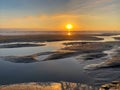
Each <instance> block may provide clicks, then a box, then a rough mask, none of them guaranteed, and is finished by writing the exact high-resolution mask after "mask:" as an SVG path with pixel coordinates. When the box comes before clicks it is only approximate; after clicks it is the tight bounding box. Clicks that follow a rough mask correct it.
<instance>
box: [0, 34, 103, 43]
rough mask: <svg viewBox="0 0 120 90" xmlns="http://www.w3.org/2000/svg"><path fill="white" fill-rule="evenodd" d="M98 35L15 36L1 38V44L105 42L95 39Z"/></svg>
mask: <svg viewBox="0 0 120 90" xmlns="http://www.w3.org/2000/svg"><path fill="white" fill-rule="evenodd" d="M94 35H96V34H77V35H71V36H68V35H65V34H57V35H55V34H54V35H49V34H45V35H17V36H16V35H15V36H8V35H7V36H0V43H8V42H33V41H34V42H45V41H63V40H103V39H101V38H97V37H94Z"/></svg>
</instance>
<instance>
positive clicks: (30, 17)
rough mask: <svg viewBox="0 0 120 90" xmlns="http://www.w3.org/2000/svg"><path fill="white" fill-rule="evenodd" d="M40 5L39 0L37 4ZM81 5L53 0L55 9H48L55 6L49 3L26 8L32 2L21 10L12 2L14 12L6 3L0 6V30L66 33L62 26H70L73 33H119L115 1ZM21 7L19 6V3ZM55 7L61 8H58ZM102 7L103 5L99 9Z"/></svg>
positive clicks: (104, 0)
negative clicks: (82, 31)
mask: <svg viewBox="0 0 120 90" xmlns="http://www.w3.org/2000/svg"><path fill="white" fill-rule="evenodd" d="M42 1H43V0H40V1H39V3H40V2H42ZM82 1H83V0H76V1H74V2H73V1H72V0H68V2H65V1H64V0H62V1H61V2H60V1H58V0H56V4H58V6H57V5H56V6H52V5H54V3H55V2H53V1H52V0H51V4H49V5H48V6H44V5H43V6H41V7H40V6H39V4H38V3H34V4H35V5H36V7H35V5H33V6H34V7H35V8H34V7H33V6H30V5H31V3H33V2H32V1H31V2H28V3H27V2H24V4H26V5H25V7H24V6H23V8H22V7H20V6H19V5H18V6H14V4H16V3H17V2H15V1H13V2H12V3H11V4H13V7H14V8H15V7H16V8H15V9H13V7H12V6H10V5H11V4H9V3H8V5H7V6H8V8H7V9H6V7H5V8H4V6H5V5H4V4H3V5H4V6H3V8H2V9H0V10H1V11H2V14H0V28H27V29H34V30H66V28H65V25H66V24H67V23H71V24H73V26H74V28H73V30H120V18H119V15H120V12H119V11H118V10H117V8H118V6H117V3H119V1H118V0H116V2H112V1H113V0H101V1H99V0H91V2H90V1H89V0H87V1H83V2H82ZM8 2H9V1H8ZM35 2H37V0H35ZM57 2H58V3H57ZM21 3H23V2H22V0H21ZM47 3H48V0H46V1H45V0H44V4H47ZM49 3H50V2H49ZM59 3H60V4H61V5H62V6H59ZM63 3H66V4H63ZM103 4H105V5H104V6H103ZM37 5H38V6H37ZM28 6H29V8H28ZM11 7H12V8H11ZM62 7H66V8H62ZM27 9H28V10H27ZM29 9H30V10H31V11H30V10H29ZM114 10H116V11H114ZM7 11H8V12H7ZM34 11H35V12H34Z"/></svg>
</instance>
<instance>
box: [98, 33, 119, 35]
mask: <svg viewBox="0 0 120 90" xmlns="http://www.w3.org/2000/svg"><path fill="white" fill-rule="evenodd" d="M113 35H120V33H101V34H99V36H113Z"/></svg>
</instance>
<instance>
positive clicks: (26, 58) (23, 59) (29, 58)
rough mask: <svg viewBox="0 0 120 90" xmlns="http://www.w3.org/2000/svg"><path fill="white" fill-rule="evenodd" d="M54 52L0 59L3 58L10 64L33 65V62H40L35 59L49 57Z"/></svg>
mask: <svg viewBox="0 0 120 90" xmlns="http://www.w3.org/2000/svg"><path fill="white" fill-rule="evenodd" d="M52 53H54V52H43V53H37V54H33V55H29V56H5V57H0V58H3V59H4V60H5V61H9V62H12V63H35V62H40V61H41V60H39V59H37V57H39V56H42V55H49V54H52Z"/></svg>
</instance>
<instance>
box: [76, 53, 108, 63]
mask: <svg viewBox="0 0 120 90" xmlns="http://www.w3.org/2000/svg"><path fill="white" fill-rule="evenodd" d="M105 56H107V54H105V53H102V52H101V53H89V54H85V55H82V56H81V57H80V58H77V59H78V60H80V59H82V60H85V61H86V60H94V59H95V60H96V59H100V58H102V57H105Z"/></svg>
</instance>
